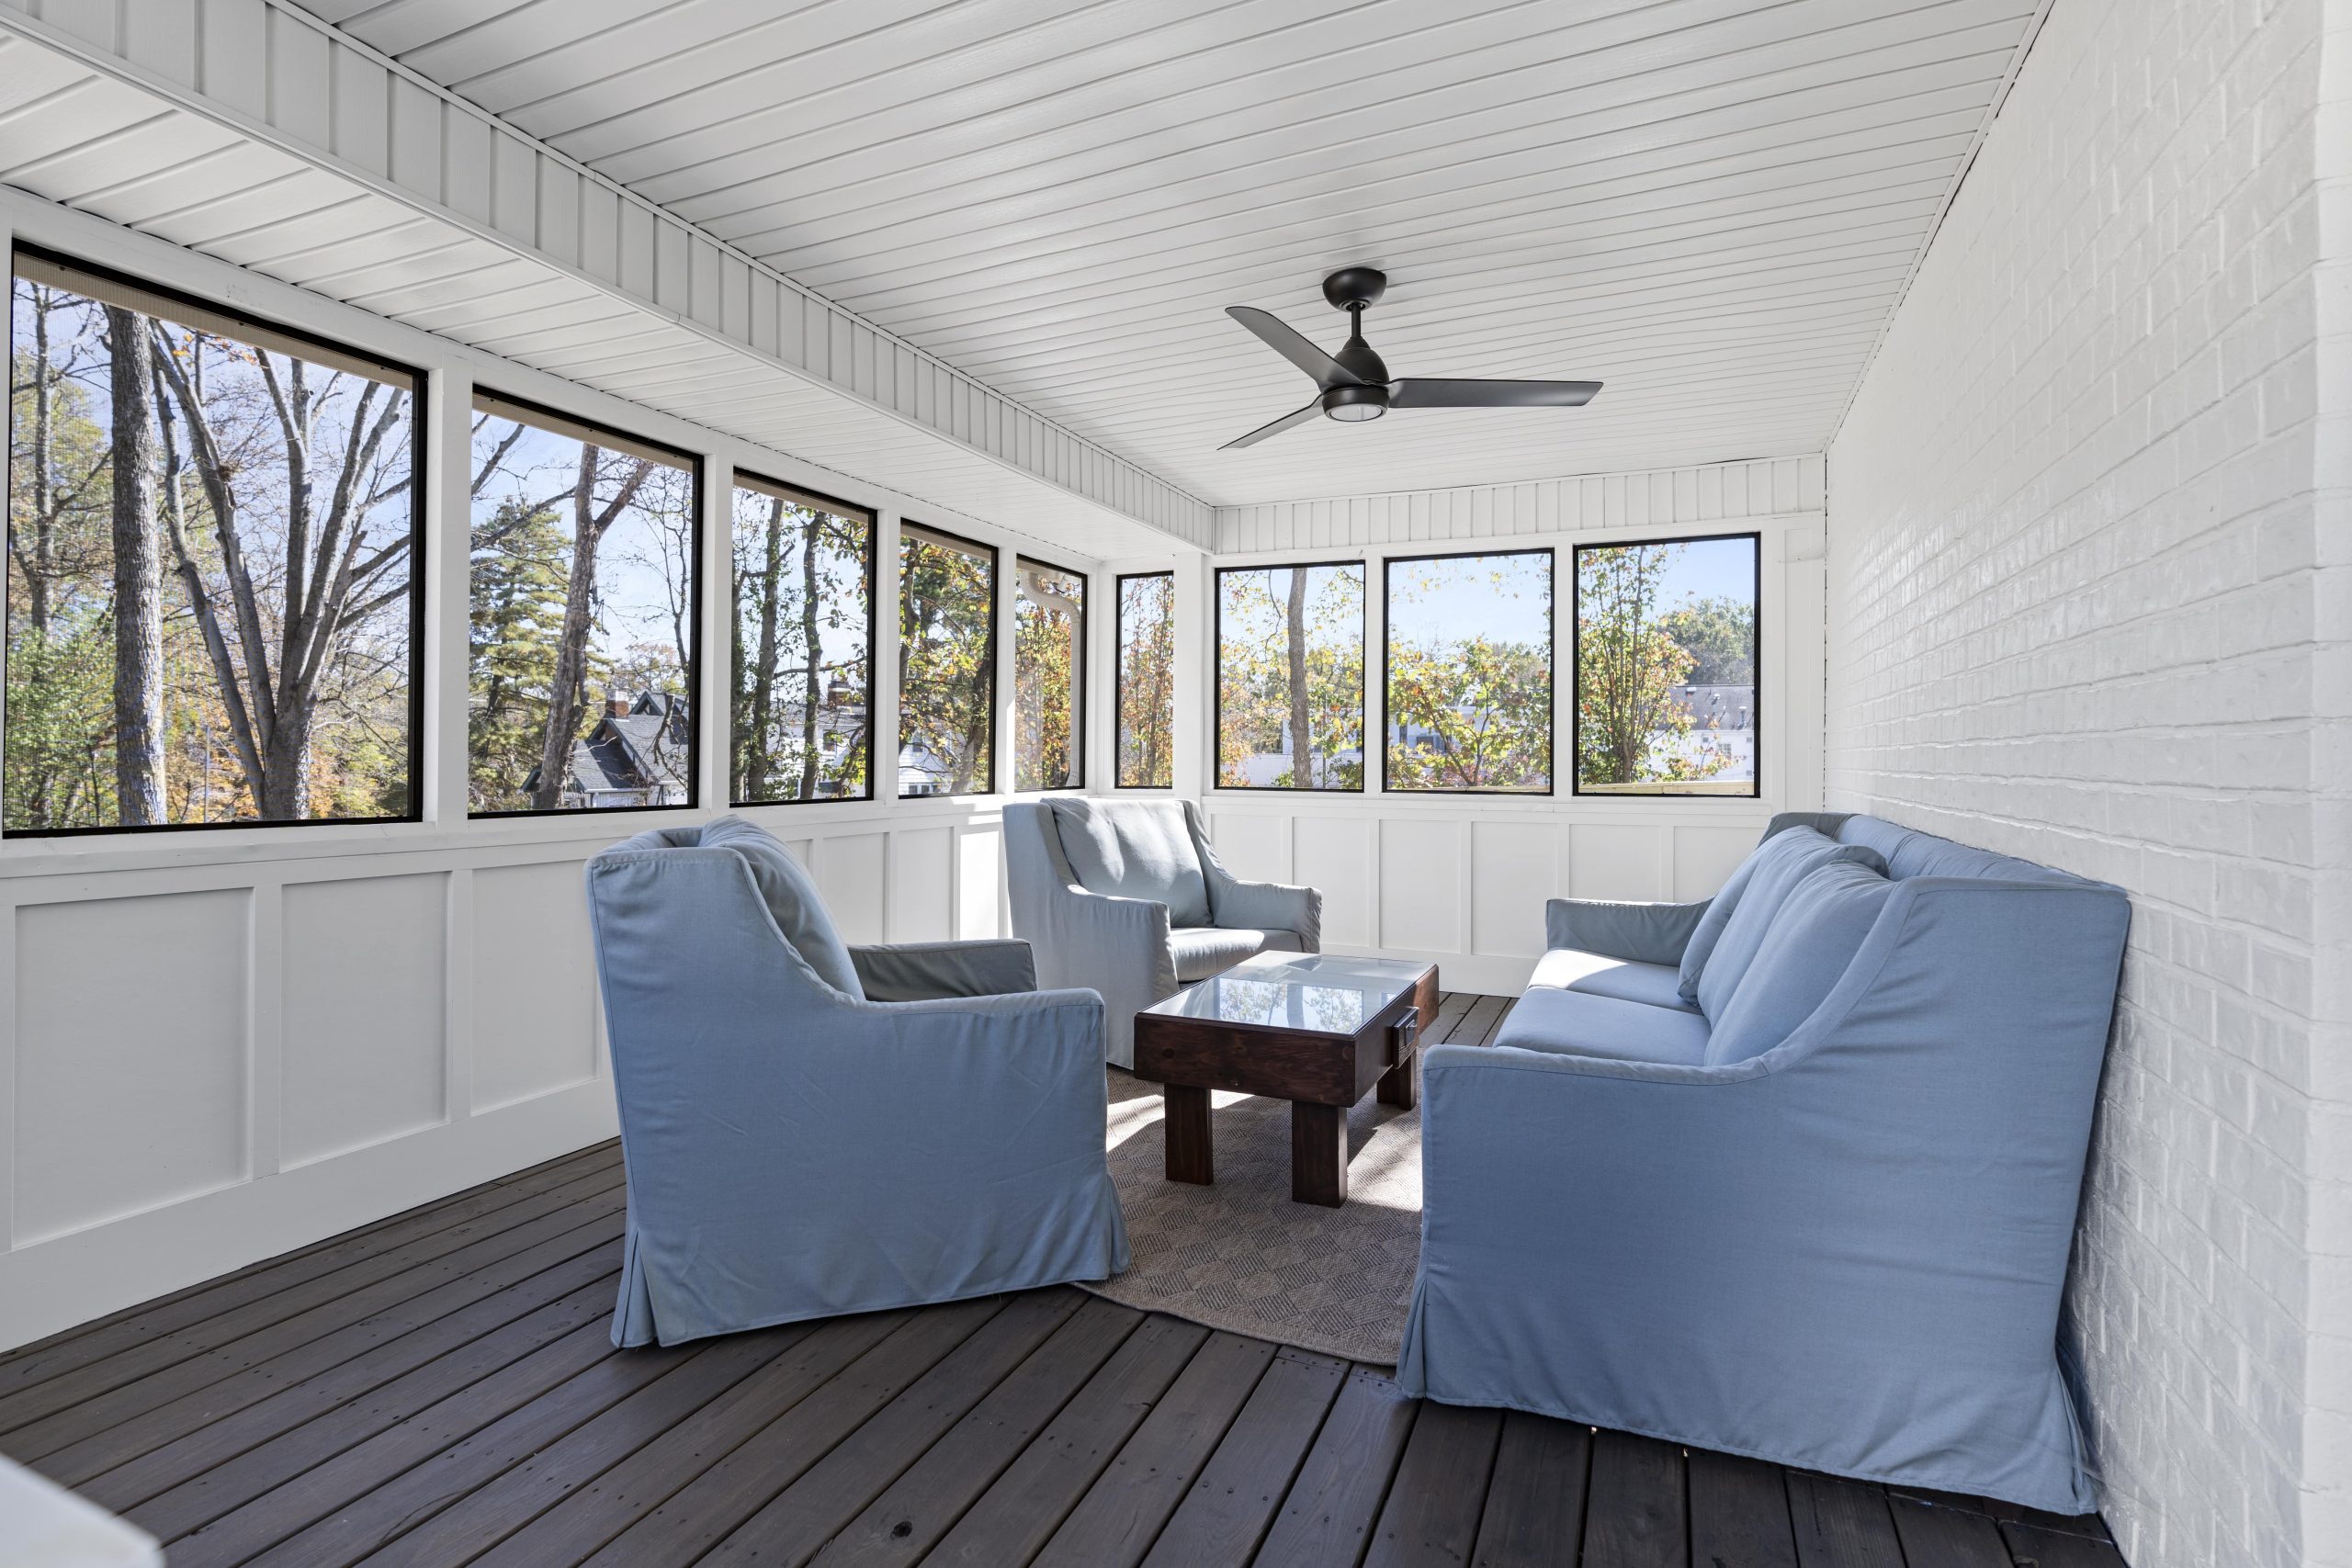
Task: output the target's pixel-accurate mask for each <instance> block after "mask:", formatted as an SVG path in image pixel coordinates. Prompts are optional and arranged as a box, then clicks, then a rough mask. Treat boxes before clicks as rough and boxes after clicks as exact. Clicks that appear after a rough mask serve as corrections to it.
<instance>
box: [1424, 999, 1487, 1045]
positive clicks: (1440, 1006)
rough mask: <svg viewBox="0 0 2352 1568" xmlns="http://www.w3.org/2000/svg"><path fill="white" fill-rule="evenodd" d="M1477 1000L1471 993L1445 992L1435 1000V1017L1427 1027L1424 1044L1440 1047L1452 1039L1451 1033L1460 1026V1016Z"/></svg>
mask: <svg viewBox="0 0 2352 1568" xmlns="http://www.w3.org/2000/svg"><path fill="white" fill-rule="evenodd" d="M1477 999H1478V998H1477V994H1476V992H1473V991H1447V992H1445V993H1444V994H1443V995H1442V996H1440V997H1439V998H1438V999H1437V1017H1436V1018H1435V1019H1434V1020H1432V1021H1430V1027H1429V1036H1428V1038H1427V1039H1426V1040H1425V1041H1423V1042H1422V1043H1424V1044H1429V1045H1442V1044H1445V1043H1447V1042H1448V1041H1450V1040H1452V1039H1453V1031H1454V1030H1455V1029H1456V1028H1457V1027H1458V1026H1459V1025H1460V1024H1461V1022H1462V1015H1463V1014H1464V1013H1466V1012H1468V1011H1469V1010H1470V1004H1471V1003H1472V1002H1475V1001H1476V1000H1477Z"/></svg>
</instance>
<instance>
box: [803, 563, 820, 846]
mask: <svg viewBox="0 0 2352 1568" xmlns="http://www.w3.org/2000/svg"><path fill="white" fill-rule="evenodd" d="M819 526H820V525H819V524H817V523H816V522H815V521H814V520H813V519H812V520H811V521H810V523H809V529H808V531H807V532H806V533H804V534H803V535H801V536H800V640H801V643H802V645H803V647H802V652H804V653H805V654H806V655H807V656H808V661H809V673H808V677H807V680H806V682H805V684H804V686H803V688H802V691H803V694H802V696H801V699H800V798H801V799H803V800H814V799H816V798H817V703H818V700H819V698H820V696H822V691H821V690H820V685H819V682H818V675H819V672H820V666H821V665H822V664H823V662H824V660H822V659H821V658H820V649H819V647H818V642H817V530H818V528H819Z"/></svg>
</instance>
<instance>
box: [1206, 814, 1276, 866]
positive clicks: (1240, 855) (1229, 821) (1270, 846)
mask: <svg viewBox="0 0 2352 1568" xmlns="http://www.w3.org/2000/svg"><path fill="white" fill-rule="evenodd" d="M1209 837H1210V840H1212V841H1213V842H1214V843H1215V844H1216V856H1217V859H1219V860H1221V861H1223V862H1224V863H1225V868H1226V870H1227V871H1229V872H1231V873H1233V874H1234V875H1236V876H1238V877H1240V878H1241V879H1242V880H1243V881H1245V882H1290V881H1294V880H1295V878H1294V877H1293V876H1292V875H1291V869H1290V854H1289V852H1288V850H1287V847H1286V842H1285V840H1286V835H1285V833H1284V831H1283V820H1282V818H1279V817H1268V816H1261V815H1259V814H1256V813H1242V812H1225V811H1220V812H1216V813H1213V814H1212V815H1211V816H1210V818H1209Z"/></svg>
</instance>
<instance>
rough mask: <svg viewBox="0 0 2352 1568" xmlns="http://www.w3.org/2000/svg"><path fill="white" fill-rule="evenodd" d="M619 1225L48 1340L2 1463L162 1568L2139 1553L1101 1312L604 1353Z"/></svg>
mask: <svg viewBox="0 0 2352 1568" xmlns="http://www.w3.org/2000/svg"><path fill="white" fill-rule="evenodd" d="M1506 1005H1507V1004H1506V1003H1504V1001H1503V1000H1502V998H1474V997H1468V996H1462V995H1454V996H1449V997H1448V998H1446V999H1445V1005H1444V1008H1443V1010H1442V1014H1441V1024H1440V1027H1439V1029H1438V1030H1437V1031H1435V1032H1433V1036H1432V1037H1433V1038H1439V1039H1448V1038H1450V1039H1453V1040H1461V1041H1476V1042H1483V1041H1484V1040H1485V1039H1486V1038H1487V1037H1488V1036H1489V1035H1490V1034H1491V1033H1492V1032H1493V1030H1494V1028H1495V1025H1496V1024H1497V1022H1498V1021H1499V1020H1500V1018H1501V1015H1502V1013H1503V1010H1504V1009H1505V1006H1506ZM621 1218H622V1195H621V1170H620V1156H619V1151H618V1149H617V1147H616V1145H612V1144H605V1145H598V1146H596V1147H594V1148H590V1149H583V1150H582V1151H580V1152H579V1153H577V1154H574V1155H571V1156H567V1157H565V1158H563V1159H560V1160H556V1161H553V1162H550V1163H549V1164H547V1165H544V1166H540V1167H538V1168H535V1169H532V1170H526V1171H523V1172H520V1173H518V1174H516V1175H515V1176H512V1177H509V1178H506V1179H503V1180H501V1181H496V1182H492V1183H490V1184H489V1185H487V1186H483V1187H480V1188H477V1189H475V1190H472V1191H469V1192H462V1193H459V1194H458V1195H456V1196H455V1197H451V1198H447V1199H445V1200H443V1201H439V1202H436V1203H432V1204H428V1205H426V1206H424V1207H423V1208H420V1209H416V1210H413V1211H411V1212H409V1213H403V1214H397V1215H394V1216H392V1217H391V1218H390V1219H386V1220H383V1221H380V1222H379V1223H377V1224H372V1225H369V1226H367V1227H365V1228H364V1229H361V1230H357V1231H353V1232H351V1233H349V1234H347V1235H340V1236H336V1237H334V1238H333V1239H331V1240H328V1241H324V1242H322V1243H320V1244H318V1245H317V1246H315V1247H306V1248H304V1249H303V1250H301V1251H300V1252H294V1253H289V1254H288V1255H287V1256H285V1257H282V1258H271V1259H269V1260H268V1261H266V1262H263V1263H258V1264H255V1265H254V1266H253V1267H252V1268H249V1269H241V1270H239V1271H238V1272H236V1273H234V1274H231V1275H227V1276H224V1277H222V1278H220V1279H218V1280H209V1281H207V1282H206V1283H204V1284H201V1285H197V1286H194V1287H191V1288H190V1289H188V1290H186V1291H182V1292H178V1293H176V1294H175V1295H171V1296H166V1297H164V1298H162V1299H160V1300H158V1301H153V1302H148V1303H144V1304H142V1305H141V1306H138V1307H134V1308H132V1309H130V1310H129V1311H127V1312H123V1313H120V1314H116V1315H115V1316H113V1317H110V1318H107V1319H104V1320H101V1321H99V1322H97V1323H94V1324H88V1325H83V1326H82V1327H79V1328H75V1329H73V1330H70V1331H68V1332H66V1333H64V1334H61V1335H59V1336H56V1337H53V1338H51V1339H48V1340H45V1341H42V1342H41V1343H40V1344H37V1345H31V1346H28V1347H25V1348H22V1349H19V1350H17V1351H15V1352H13V1353H10V1354H8V1355H7V1356H6V1357H0V1453H6V1454H8V1455H9V1456H11V1457H13V1458H15V1459H17V1460H19V1461H25V1462H28V1463H29V1464H31V1465H32V1466H33V1467H34V1468H35V1469H37V1470H40V1471H42V1472H46V1473H47V1474H49V1475H51V1477H53V1478H55V1479H56V1480H59V1481H62V1482H63V1483H66V1484H68V1485H71V1486H74V1487H75V1488H77V1489H78V1490H80V1491H81V1492H82V1493H83V1494H84V1495H86V1496H89V1497H91V1498H93V1499H95V1500H96V1501H97V1502H99V1503H101V1504H103V1505H105V1506H107V1507H110V1508H113V1509H115V1510H117V1511H119V1512H120V1513H123V1514H125V1515H127V1516H128V1517H130V1518H131V1519H133V1520H135V1521H137V1522H138V1523H140V1524H141V1525H143V1526H145V1527H146V1528H147V1529H150V1530H152V1531H153V1532H154V1533H155V1534H156V1535H157V1536H159V1537H161V1538H162V1539H164V1540H165V1541H166V1542H167V1543H168V1555H169V1561H170V1562H171V1564H172V1568H225V1565H227V1564H231V1563H248V1562H252V1563H268V1564H276V1565H283V1568H340V1565H343V1564H349V1563H359V1562H366V1563H369V1564H374V1565H379V1568H381V1565H390V1564H413V1565H418V1568H445V1565H455V1564H459V1563H482V1564H496V1565H499V1568H518V1565H524V1564H529V1565H533V1568H553V1565H559V1564H576V1563H583V1562H593V1563H595V1564H597V1565H598V1568H620V1565H626V1568H664V1565H673V1564H676V1565H683V1564H687V1563H704V1564H719V1563H734V1564H750V1563H757V1564H762V1565H780V1564H797V1563H808V1562H814V1563H820V1564H823V1565H824V1568H851V1565H856V1568H883V1565H888V1564H901V1565H912V1564H917V1563H927V1564H947V1563H956V1564H967V1565H970V1568H1018V1565H1021V1564H1030V1563H1035V1564H1041V1565H1046V1564H1050V1565H1057V1568H1122V1565H1131V1564H1139V1563H1148V1564H1150V1565H1152V1568H1160V1565H1163V1564H1169V1565H1182V1568H1215V1565H1218V1564H1242V1563H1250V1562H1256V1563H1261V1564H1277V1565H1281V1568H1294V1565H1314V1564H1340V1565H1353V1564H1359V1563H1371V1564H1382V1565H1392V1568H1393V1565H1401V1564H1440V1563H1443V1564H1459V1563H1477V1564H1483V1565H1486V1568H1511V1565H1516V1564H1538V1563H1544V1564H1577V1563H1581V1564H1583V1565H1585V1568H1879V1565H1886V1568H2019V1565H2023V1564H2029V1563H2030V1564H2036V1565H2038V1568H2120V1562H2121V1560H2120V1557H2119V1556H2118V1555H2117V1554H2116V1551H2115V1549H2114V1548H2113V1547H2112V1546H2111V1545H2109V1543H2108V1541H2107V1539H2106V1536H2105V1533H2104V1531H2103V1530H2102V1529H2101V1528H2100V1526H2099V1523H2098V1519H2097V1518H2096V1517H2087V1518H2082V1519H2056V1518H2052V1517H2046V1516H2036V1515H2032V1514H2030V1512H2028V1511H2024V1510H2018V1509H2014V1508H2008V1507H2005V1506H1998V1505H1993V1504H1987V1503H1984V1502H1981V1501H1978V1500H1976V1499H1973V1498H1955V1497H1949V1496H1940V1495H1935V1496H1931V1495H1913V1494H1907V1493H1904V1492H1900V1491H1890V1490H1888V1489H1886V1488H1883V1487H1880V1486H1875V1485H1864V1484H1858V1483H1850V1482H1844V1481H1837V1480H1832V1479H1829V1478H1827V1477H1824V1476H1817V1475H1812V1474H1806V1473H1803V1472H1793V1471H1783V1470H1781V1469H1780V1468H1779V1467H1777V1466H1773V1465H1768V1464H1761V1463H1758V1462H1756V1461H1751V1460H1742V1459H1735V1458H1731V1457H1728V1456H1725V1455H1721V1454H1712V1453H1704V1452H1686V1451H1685V1450H1681V1449H1679V1448H1677V1447H1675V1446H1673V1445H1670V1444H1667V1443H1661V1442H1657V1441H1654V1440H1652V1439H1649V1438H1637V1437H1631V1436H1627V1435H1625V1434H1623V1433H1617V1432H1608V1431H1600V1432H1596V1431H1593V1430H1591V1429H1589V1428H1587V1427H1581V1426H1576V1425H1572V1424H1569V1423H1566V1422H1560V1421H1552V1420H1546V1419H1543V1418H1540V1417H1534V1416H1522V1415H1518V1414H1509V1415H1506V1414H1504V1413H1501V1412H1498V1411H1490V1410H1466V1409H1457V1408H1453V1407H1450V1406H1445V1405H1437V1404H1419V1403H1418V1402H1414V1401H1410V1400H1406V1399H1403V1398H1401V1397H1399V1396H1398V1394H1397V1390H1396V1387H1395V1385H1394V1384H1393V1383H1391V1382H1389V1381H1388V1379H1387V1378H1386V1377H1385V1375H1384V1370H1383V1369H1379V1368H1374V1367H1366V1366H1354V1365H1350V1364H1348V1363H1346V1362H1342V1361H1338V1360H1334V1359H1331V1358H1329V1357H1326V1356H1318V1355H1312V1354H1309V1353H1307V1352H1305V1351H1301V1350H1296V1349H1291V1348H1283V1347H1279V1346H1275V1345H1270V1344H1266V1343H1264V1342H1262V1341H1260V1340H1253V1339H1246V1338H1242V1337H1238V1336H1236V1335H1231V1334H1224V1333H1212V1332H1210V1331H1208V1330H1206V1329H1204V1328H1202V1327H1199V1326H1197V1325H1193V1324H1189V1323H1185V1322H1182V1321H1180V1320H1178V1319H1176V1318H1172V1317H1166V1316H1161V1315H1157V1314H1144V1313H1139V1312H1136V1311H1134V1310H1132V1309H1130V1308H1127V1307H1124V1306H1119V1305H1116V1304H1114V1303H1110V1302H1106V1301H1102V1300H1099V1299H1097V1298H1094V1297H1091V1296H1089V1295H1087V1294H1085V1293H1084V1292H1079V1291H1076V1290H1069V1289H1057V1290H1046V1291H1035V1292H1025V1293H1023V1294H1020V1295H1014V1296H1005V1297H997V1298H992V1299H989V1300H986V1301H977V1302H966V1303H956V1304H954V1305H949V1306H938V1307H927V1308H922V1309H916V1310H910V1311H903V1312H886V1313H876V1314H869V1315H866V1316H861V1317H852V1318H838V1319H834V1320H831V1321H829V1322H823V1323H812V1324H799V1325H792V1326H790V1327H785V1328H776V1329H769V1330H763V1331H761V1332H757V1333H751V1334H742V1335H737V1336H733V1337H729V1338H724V1339H718V1340H709V1341H704V1342H702V1343H698V1344H694V1345H688V1346H682V1347H679V1348H674V1349H645V1350H631V1351H616V1350H615V1349H614V1348H612V1346H611V1344H610V1342H609V1341H608V1339H607V1337H606V1336H607V1332H608V1323H609V1317H610V1314H611V1310H612V1304H613V1294H614V1290H615V1284H616V1270H617V1269H618V1268H619V1265H620V1234H621Z"/></svg>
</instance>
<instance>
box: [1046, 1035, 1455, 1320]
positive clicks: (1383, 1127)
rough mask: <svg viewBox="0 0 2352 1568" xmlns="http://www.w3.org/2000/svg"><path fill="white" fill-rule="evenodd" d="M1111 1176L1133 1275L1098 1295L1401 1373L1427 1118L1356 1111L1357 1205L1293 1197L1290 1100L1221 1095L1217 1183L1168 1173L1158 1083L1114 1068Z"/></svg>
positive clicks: (1351, 1168)
mask: <svg viewBox="0 0 2352 1568" xmlns="http://www.w3.org/2000/svg"><path fill="white" fill-rule="evenodd" d="M1110 1079H1111V1125H1110V1145H1111V1146H1110V1157H1111V1179H1112V1180H1113V1181H1114V1183H1115V1184H1116V1185H1117V1187H1118V1189H1119V1201H1120V1204H1121V1205H1122V1206H1123V1207H1124V1208H1125V1211H1126V1215H1127V1240H1128V1245H1129V1247H1130V1248H1131V1250H1132V1251H1133V1253H1134V1256H1135V1264H1134V1267H1132V1268H1130V1269H1128V1270H1127V1271H1126V1272H1125V1274H1122V1275H1120V1276H1119V1277H1118V1278H1117V1279H1115V1280H1104V1281H1103V1283H1101V1284H1099V1285H1089V1286H1087V1287H1086V1289H1088V1290H1090V1291H1092V1292H1094V1293H1095V1294H1097V1295H1100V1296H1107V1297H1109V1298H1110V1299H1111V1300H1113V1301H1115V1302H1124V1303H1126V1304H1127V1305H1129V1306H1135V1307H1142V1308H1146V1309H1148V1310H1150V1311H1154V1312H1166V1313H1173V1314H1175V1315H1177V1316H1178V1317H1183V1318H1190V1319H1191V1320H1192V1321H1193V1322H1194V1323H1201V1324H1206V1325H1208V1326H1209V1327H1211V1328H1223V1329H1229V1330H1231V1331H1232V1332H1233V1333H1236V1334H1247V1335H1250V1336H1252V1337H1256V1338H1260V1339H1272V1340H1275V1341H1277V1342H1279V1343H1281V1344H1284V1345H1295V1346H1298V1347H1299V1348H1302V1349H1307V1350H1319V1351H1321V1352H1323V1353H1324V1354H1326V1355H1330V1356H1344V1357H1346V1358H1348V1359H1351V1360H1356V1361H1372V1362H1377V1363H1380V1364H1382V1365H1394V1364H1395V1363H1396V1360H1397V1348H1398V1347H1399V1345H1401V1344H1402V1342H1403V1337H1404V1332H1405V1312H1406V1308H1407V1307H1408V1305H1409V1304H1410V1303H1411V1300H1412V1293H1413V1270H1414V1268H1415V1267H1416V1265H1418V1263H1419V1260H1420V1255H1421V1117H1420V1112H1419V1111H1399V1110H1397V1108H1396V1107H1394V1106H1388V1105H1383V1104H1381V1103H1380V1102H1379V1101H1378V1100H1376V1099H1374V1098H1373V1097H1372V1096H1370V1095H1367V1096H1365V1097H1364V1099H1363V1100H1362V1101H1360V1102H1359V1103H1358V1104H1357V1105H1356V1107H1355V1109H1354V1110H1352V1111H1349V1112H1348V1151H1349V1155H1350V1156H1351V1157H1350V1158H1349V1161H1348V1201H1347V1202H1346V1203H1344V1204H1342V1205H1341V1206H1340V1207H1339V1208H1337V1209H1326V1208H1321V1207H1318V1206H1317V1205H1316V1204H1313V1203H1294V1202H1292V1201H1291V1197H1290V1106H1289V1104H1288V1103H1287V1102H1285V1101H1283V1100H1261V1099H1257V1098H1254V1097H1252V1096H1250V1095H1240V1094H1222V1093H1220V1094H1216V1095H1213V1096H1212V1097H1211V1100H1210V1103H1211V1106H1212V1110H1211V1111H1210V1116H1211V1120H1212V1126H1213V1134H1212V1135H1213V1137H1214V1140H1215V1144H1214V1146H1215V1148H1216V1185H1214V1186H1211V1187H1194V1186H1190V1185H1188V1184H1186V1183H1183V1182H1181V1181H1170V1180H1169V1179H1167V1178H1166V1177H1164V1176H1163V1175H1162V1174H1161V1151H1162V1146H1163V1145H1162V1144H1161V1137H1160V1134H1161V1119H1160V1102H1159V1085H1157V1084H1150V1083H1146V1082H1144V1081H1143V1080H1142V1079H1140V1078H1137V1077H1133V1076H1132V1075H1130V1074H1128V1073H1125V1072H1122V1071H1121V1070H1120V1069H1118V1068H1116V1067H1113V1068H1111V1069H1110Z"/></svg>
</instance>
